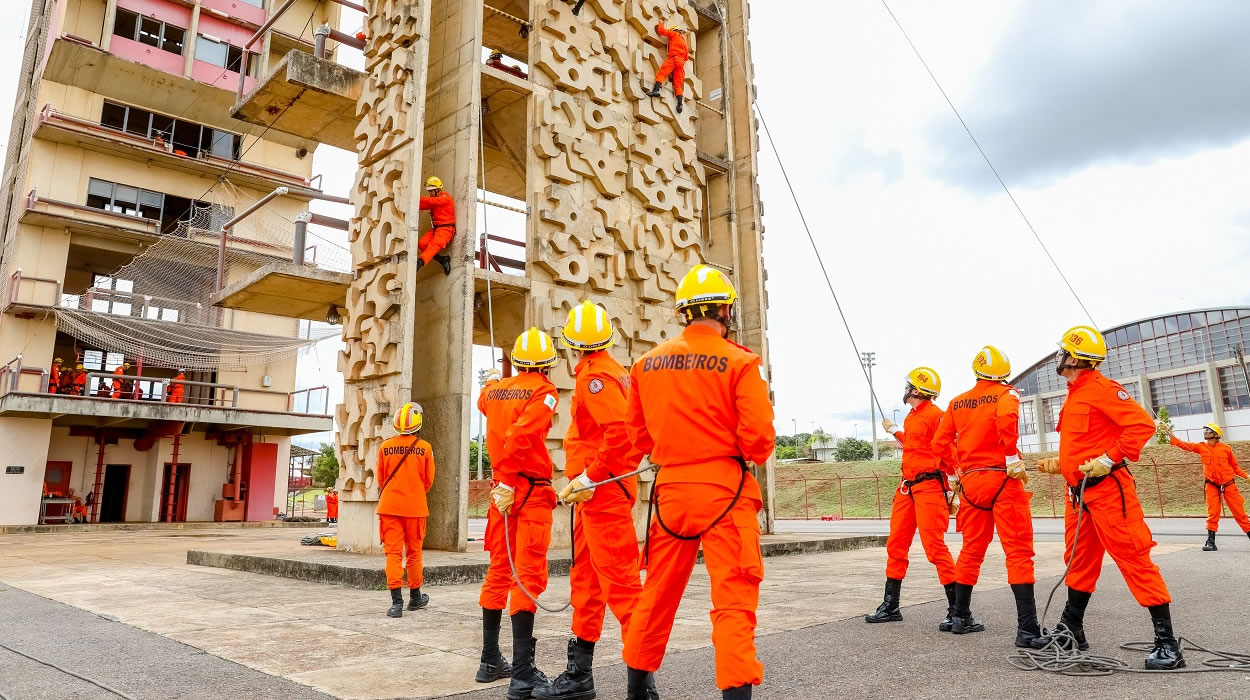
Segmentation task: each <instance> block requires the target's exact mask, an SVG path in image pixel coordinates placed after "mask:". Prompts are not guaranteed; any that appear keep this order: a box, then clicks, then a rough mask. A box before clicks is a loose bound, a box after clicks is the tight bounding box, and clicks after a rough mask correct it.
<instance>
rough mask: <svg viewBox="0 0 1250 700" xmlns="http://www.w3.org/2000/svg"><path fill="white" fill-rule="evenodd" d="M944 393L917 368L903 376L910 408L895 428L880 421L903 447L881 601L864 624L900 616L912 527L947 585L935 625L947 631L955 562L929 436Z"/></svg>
mask: <svg viewBox="0 0 1250 700" xmlns="http://www.w3.org/2000/svg"><path fill="white" fill-rule="evenodd" d="M941 391H942V379H941V377H939V376H938V373H937V372H935V371H934V370H933V369H931V368H929V367H917V368H916V369H913V370H912V371H911V372H910V373H909V374H908V375H907V388H906V389H905V390H904V391H903V401H904V402H906V403H907V405H909V406H911V412H910V413H908V414H907V417H906V418H904V419H903V429H902V430H899V427H898V425H897V424H895V423H894V421H892V420H890V419H888V418H886V419H885V420H882V421H881V425H882V427H884V428H885V432H886V433H888V434H890V435H893V436H894V438H895V439H896V440H898V441H899V442H900V443H902V445H903V480H902V482H901V483H900V484H899V486H898V490H897V491H896V492H895V493H894V505H893V506H892V507H891V509H890V537H889V539H888V540H886V545H885V546H886V552H887V554H888V556H889V560H888V562H887V564H886V567H885V600H884V601H882V603H881V605H880V606H879V607H878V608H877V611H876V612H874V613H872V614H870V615H865V616H864V621H865V622H898V621H901V620H902V619H903V613H902V611H901V610H899V597H900V594H901V591H902V588H903V577H905V576H906V575H907V565H908V560H907V551H908V550H909V549H911V542H912V538H913V537H914V536H915V535H916V529H917V528H919V530H920V544H921V546H922V547H924V552H925V556H927V557H928V559H929V561H930V562H932V563H933V565H934V566H936V567H937V572H938V582H939V583H941V584H942V587H943V588H944V589H946V601H947V604H948V605H947V608H946V619H945V620H942V622H940V623H938V629H939V630H941V631H943V632H949V631H950V628H951V615H952V614H953V612H954V608H955V561H954V559H952V558H951V551H950V549H949V548H947V546H946V541H945V539H944V536H945V534H946V528H947V527H948V526H949V525H950V504H949V501H948V497H947V492H948V487H947V478H948V476H949V475H948V474H947V470H949V469H950V467H948V466H946V465H945V464H944V463H943V461H942V458H941V456H940V455H938V454H937V453H935V452H933V449H932V444H933V436H934V435H935V434H936V433H937V429H938V423H939V421H941V420H942V409H940V408H938V407H937V406H936V405H935V404H934V403H933V400H934V399H936V398H937V396H938V393H939V392H941Z"/></svg>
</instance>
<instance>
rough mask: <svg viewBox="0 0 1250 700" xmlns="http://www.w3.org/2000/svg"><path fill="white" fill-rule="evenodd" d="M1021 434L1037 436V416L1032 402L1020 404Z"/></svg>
mask: <svg viewBox="0 0 1250 700" xmlns="http://www.w3.org/2000/svg"><path fill="white" fill-rule="evenodd" d="M1020 434H1021V435H1036V434H1037V416H1036V415H1035V414H1034V413H1033V402H1032V401H1021V402H1020Z"/></svg>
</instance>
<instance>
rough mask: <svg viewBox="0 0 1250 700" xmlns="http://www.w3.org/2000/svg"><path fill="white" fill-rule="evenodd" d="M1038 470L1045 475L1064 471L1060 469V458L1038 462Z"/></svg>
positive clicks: (1047, 458) (1043, 459) (1050, 458)
mask: <svg viewBox="0 0 1250 700" xmlns="http://www.w3.org/2000/svg"><path fill="white" fill-rule="evenodd" d="M1037 470H1038V471H1039V472H1041V473H1043V474H1058V473H1059V472H1061V471H1063V470H1062V469H1060V468H1059V458H1058V457H1042V458H1041V459H1039V460H1037Z"/></svg>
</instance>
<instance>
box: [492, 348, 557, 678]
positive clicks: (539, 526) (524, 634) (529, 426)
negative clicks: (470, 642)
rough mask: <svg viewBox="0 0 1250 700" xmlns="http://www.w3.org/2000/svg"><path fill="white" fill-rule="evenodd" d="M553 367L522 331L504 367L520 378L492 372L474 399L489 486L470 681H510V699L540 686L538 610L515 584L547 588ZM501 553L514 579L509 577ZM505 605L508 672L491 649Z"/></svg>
mask: <svg viewBox="0 0 1250 700" xmlns="http://www.w3.org/2000/svg"><path fill="white" fill-rule="evenodd" d="M555 363H556V349H555V346H554V345H553V344H552V342H551V336H549V335H547V334H546V333H544V332H542V331H540V330H538V329H537V328H530V329H529V330H528V331H525V332H524V333H522V334H521V335H520V336H518V337H517V339H516V344H515V345H514V346H513V349H512V366H513V367H515V368H517V369H518V370H520V372H519V373H518V374H517V375H515V376H512V377H508V378H507V379H503V380H500V379H499V371H498V370H494V369H492V370H491V371H490V372H489V373H488V377H487V380H486V384H485V385H484V386H483V387H482V392H481V395H480V396H479V397H478V400H477V409H478V410H479V411H481V412H482V413H484V414H486V449H487V450H488V451H489V453H490V461H491V468H492V469H493V471H494V480H495V488H493V489H492V490H491V506H490V511H489V512H488V513H487V520H486V550H487V551H488V552H490V568H489V569H487V571H486V580H485V581H483V582H482V594H481V596H480V597H479V603H480V604H481V606H482V661H481V665H480V666H479V667H478V671H477V678H476V680H477V681H478V682H480V683H489V682H491V681H493V680H497V679H499V678H505V677H507V676H512V682H511V683H510V684H509V686H508V697H509V698H511V699H512V700H521V699H523V698H528V697H530V695H531V694H532V693H533V691H534V690H535V689H536V688H543V687H545V686H546V685H547V683H548V681H547V677H546V676H545V675H543V672H542V671H540V670H538V668H537V667H536V666H535V665H534V649H535V645H536V643H537V640H536V639H534V613H535V612H536V611H537V610H538V606H537V605H536V604H535V603H534V601H532V600H530V598H529V596H528V595H526V593H525V591H523V590H522V586H523V587H524V588H525V590H526V591H529V593H530V594H531V595H533V596H534V597H535V598H537V597H538V596H539V595H541V594H542V592H543V591H544V590H546V589H547V548H548V547H549V546H550V545H551V511H552V510H553V509H554V508H555V507H556V492H555V490H553V489H552V488H551V477H552V471H553V466H552V462H551V454H550V453H549V452H547V444H546V440H547V433H548V431H550V430H551V423H552V420H553V418H554V416H555V414H556V405H557V404H558V403H559V401H560V396H559V394H558V393H557V391H556V387H555V385H554V384H552V383H551V380H550V379H548V378H547V372H548V371H549V370H550V368H551V367H552V366H554V365H555ZM505 515H506V516H507V522H506V523H505V521H504V516H505ZM509 548H511V552H512V559H513V562H514V563H515V564H516V572H517V577H518V579H519V580H514V579H513V577H512V569H511V566H510V565H509V562H508V551H509ZM505 606H508V607H509V612H510V614H511V617H512V665H511V666H509V665H508V662H507V661H505V660H504V658H503V654H502V653H501V652H500V651H499V623H500V620H501V619H502V616H503V608H504V607H505Z"/></svg>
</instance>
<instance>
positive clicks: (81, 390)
mask: <svg viewBox="0 0 1250 700" xmlns="http://www.w3.org/2000/svg"><path fill="white" fill-rule="evenodd" d="M73 382H74V391H73V393H74V396H86V395H87V370H86V369H84V368H83V366H82V363H81V362H79V363H78V364H77V365H75V366H74V378H73Z"/></svg>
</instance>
